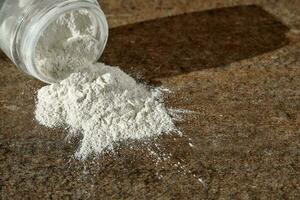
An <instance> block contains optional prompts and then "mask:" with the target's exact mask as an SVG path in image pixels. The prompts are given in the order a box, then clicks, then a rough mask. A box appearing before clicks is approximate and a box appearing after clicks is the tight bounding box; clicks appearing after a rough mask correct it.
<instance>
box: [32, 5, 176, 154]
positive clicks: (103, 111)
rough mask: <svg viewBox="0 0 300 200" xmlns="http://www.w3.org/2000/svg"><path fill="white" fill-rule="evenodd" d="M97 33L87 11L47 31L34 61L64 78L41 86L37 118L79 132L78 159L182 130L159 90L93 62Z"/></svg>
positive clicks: (63, 19) (67, 16) (72, 14)
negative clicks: (123, 142)
mask: <svg viewBox="0 0 300 200" xmlns="http://www.w3.org/2000/svg"><path fill="white" fill-rule="evenodd" d="M94 34H95V30H93V23H92V19H91V17H90V16H89V15H88V14H87V12H85V11H84V10H80V11H72V12H70V13H67V14H65V15H63V16H62V17H60V18H59V19H58V20H57V21H55V22H54V23H52V25H51V26H50V27H48V28H47V29H46V31H45V33H43V35H42V37H41V39H40V41H39V44H38V47H37V50H36V63H37V65H38V66H39V69H40V71H41V72H42V73H44V74H45V75H47V76H51V77H52V78H53V79H56V80H57V79H58V80H60V79H64V80H62V81H61V82H60V83H56V84H52V85H49V86H45V87H43V88H41V89H40V90H39V91H38V95H37V102H36V111H35V117H36V119H37V121H38V122H39V123H40V124H42V125H45V126H47V127H50V128H55V127H66V128H68V130H69V136H77V135H78V134H79V135H81V136H82V140H81V144H80V147H79V149H78V150H77V152H76V153H75V156H76V157H77V158H78V159H85V158H87V157H88V156H90V155H92V154H96V155H100V154H101V153H102V152H103V151H104V150H112V149H113V146H114V144H115V143H118V142H122V141H126V140H141V139H147V138H150V137H155V136H158V135H161V134H163V133H166V134H168V133H171V132H177V133H179V131H178V130H177V129H176V127H175V124H174V121H176V120H175V119H174V118H176V117H177V116H178V115H176V113H174V111H173V110H170V111H168V110H167V109H166V108H165V106H164V103H163V97H162V92H161V90H160V89H157V88H156V89H155V88H154V89H149V88H147V87H146V86H145V85H143V84H139V83H137V82H136V81H135V80H134V79H133V78H131V77H130V76H129V75H127V74H125V73H124V72H123V71H121V70H120V69H119V68H116V67H111V66H107V65H104V64H101V63H97V64H93V63H92V62H94V60H95V58H96V57H97V56H98V55H99V51H98V50H99V48H100V47H99V46H98V41H96V40H95V39H94V37H95V35H94ZM53 35H54V36H53ZM72 72H74V73H72ZM70 74H71V75H70ZM171 113H173V114H174V117H171V115H170V114H171Z"/></svg>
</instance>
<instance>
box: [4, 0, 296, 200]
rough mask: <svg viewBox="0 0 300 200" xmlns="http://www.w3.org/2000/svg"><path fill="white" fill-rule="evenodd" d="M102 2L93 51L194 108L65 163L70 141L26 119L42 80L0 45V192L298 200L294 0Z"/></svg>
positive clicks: (15, 195) (9, 195) (170, 100)
mask: <svg viewBox="0 0 300 200" xmlns="http://www.w3.org/2000/svg"><path fill="white" fill-rule="evenodd" d="M101 5H102V7H103V10H104V11H105V13H106V15H107V17H108V21H109V24H110V27H112V28H113V27H114V28H113V29H111V30H110V39H109V42H108V45H107V48H106V50H105V52H104V55H103V57H102V58H101V60H102V61H105V62H106V63H109V64H111V65H119V66H120V67H121V68H122V69H124V70H125V71H127V72H128V73H130V74H131V75H132V76H134V77H136V78H137V79H139V80H141V81H144V82H149V83H150V84H153V85H162V86H164V87H168V88H170V89H171V90H172V91H173V93H172V94H169V95H168V96H167V99H166V103H167V104H168V105H169V106H170V107H174V108H183V109H189V110H193V111H194V113H192V114H188V115H186V117H185V119H186V121H185V122H180V123H178V126H179V127H180V128H181V130H182V131H183V137H179V136H162V137H161V138H159V139H157V140H156V141H155V142H149V144H148V145H145V144H143V143H137V142H132V143H130V145H129V144H127V145H124V144H120V147H119V148H117V150H116V152H115V153H114V154H113V155H112V154H109V153H108V154H105V155H103V156H102V157H101V158H99V159H95V160H89V161H86V162H84V163H82V162H79V161H75V160H73V159H72V154H73V152H74V151H75V149H76V147H77V144H78V141H70V142H67V141H66V140H65V136H66V133H65V131H64V130H49V129H47V128H44V127H41V126H39V125H38V124H37V123H36V122H35V121H34V120H33V111H34V98H35V93H36V91H37V89H38V88H40V87H42V86H43V85H44V84H43V83H41V82H39V81H37V80H35V79H33V78H31V77H29V76H26V75H24V74H23V73H22V72H20V71H18V70H17V68H16V67H15V66H14V65H13V64H12V63H11V61H9V59H8V58H6V57H5V56H4V55H3V54H2V53H0V70H1V73H0V199H299V198H300V192H299V191H300V165H299V161H300V139H299V138H300V137H299V136H300V89H299V88H300V68H299V67H300V2H299V0H289V1H284V0H281V1H280V0H261V1H255V0H244V1H242V0H211V1H208V0H193V1H190V0H153V1H146V0H103V1H101ZM224 7H230V8H224ZM216 8H219V9H216ZM207 10H209V11H207ZM191 12H194V13H192V14H191ZM183 13H187V14H185V15H179V14H183ZM174 15H176V16H175V17H171V18H164V19H161V18H162V17H166V16H174ZM149 20H150V21H149ZM137 22H142V23H138V24H137ZM127 24H129V25H127ZM123 25H125V26H123ZM190 144H192V145H193V146H191V145H190ZM130 147H131V148H130ZM149 149H150V150H152V151H153V152H155V153H157V154H158V155H159V156H163V157H166V155H163V154H170V158H169V159H167V160H166V161H161V162H157V159H156V157H155V156H154V155H152V154H150V153H149ZM199 180H201V181H199Z"/></svg>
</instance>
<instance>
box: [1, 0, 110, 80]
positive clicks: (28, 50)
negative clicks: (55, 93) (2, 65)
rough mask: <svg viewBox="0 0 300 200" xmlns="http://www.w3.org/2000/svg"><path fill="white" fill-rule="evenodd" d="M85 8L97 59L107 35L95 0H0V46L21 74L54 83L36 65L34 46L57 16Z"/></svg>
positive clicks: (106, 28)
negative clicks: (93, 30)
mask: <svg viewBox="0 0 300 200" xmlns="http://www.w3.org/2000/svg"><path fill="white" fill-rule="evenodd" d="M79 9H85V10H86V11H87V12H88V13H89V15H90V16H92V17H93V19H94V20H93V26H95V30H97V31H96V32H95V35H94V37H95V39H97V40H98V41H99V42H100V47H101V49H100V51H99V52H98V53H99V55H98V56H97V57H95V60H94V61H95V62H96V61H97V60H98V59H99V58H100V56H101V54H102V52H103V50H104V47H105V45H106V42H107V38H108V25H107V21H106V18H105V15H104V13H103V12H102V10H101V8H100V6H99V4H98V2H97V0H0V48H1V49H2V51H3V52H4V53H5V54H6V55H7V56H8V57H9V58H10V59H11V60H12V61H13V62H14V63H15V64H16V65H17V66H18V68H20V69H21V70H22V71H24V72H25V73H27V74H29V75H31V76H34V77H35V78H37V79H40V80H42V81H44V82H47V83H52V82H57V81H58V80H55V79H53V78H49V77H47V76H45V74H42V73H41V72H40V71H39V70H38V69H37V66H36V62H35V49H36V46H37V43H38V41H39V39H40V37H41V35H42V33H43V32H44V31H45V30H46V28H47V27H48V26H49V25H50V24H51V23H52V22H54V21H55V20H57V19H58V17H59V16H62V15H63V14H65V13H68V12H70V11H72V10H79Z"/></svg>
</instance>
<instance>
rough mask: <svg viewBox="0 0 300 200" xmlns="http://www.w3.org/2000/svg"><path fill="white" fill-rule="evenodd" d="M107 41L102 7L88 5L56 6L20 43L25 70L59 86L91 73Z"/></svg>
mask: <svg viewBox="0 0 300 200" xmlns="http://www.w3.org/2000/svg"><path fill="white" fill-rule="evenodd" d="M37 17H38V18H37ZM35 20H37V21H35ZM107 37H108V25H107V22H106V19H105V16H104V14H103V12H102V11H101V9H100V7H98V6H96V5H94V4H92V5H91V4H90V3H87V2H85V3H82V2H77V3H69V4H68V3H64V4H63V5H55V6H54V7H52V8H50V9H48V10H47V12H44V14H43V15H42V16H39V15H36V16H35V18H34V19H33V20H32V22H31V23H30V24H28V25H27V27H26V29H25V31H24V35H23V41H21V43H20V44H21V45H20V53H21V58H22V59H23V60H22V61H23V64H24V65H23V66H24V67H25V68H26V71H27V73H29V74H31V75H33V76H35V77H36V78H38V79H40V80H42V81H44V82H47V83H54V82H59V81H60V80H63V79H64V78H67V77H68V76H69V75H70V74H71V73H73V72H78V71H85V70H88V68H89V67H90V65H91V64H92V63H94V62H96V61H97V60H98V59H99V58H100V56H101V54H102V52H103V50H104V47H105V45H106V42H107Z"/></svg>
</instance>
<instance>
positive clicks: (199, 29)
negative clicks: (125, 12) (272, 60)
mask: <svg viewBox="0 0 300 200" xmlns="http://www.w3.org/2000/svg"><path fill="white" fill-rule="evenodd" d="M288 30H289V29H288V27H286V26H285V25H284V24H282V23H281V22H279V21H278V20H277V19H276V18H274V17H273V16H272V15H270V14H269V13H267V12H266V11H264V10H263V9H262V8H260V7H258V6H255V5H250V6H236V7H230V8H221V9H215V10H208V11H203V12H196V13H189V14H183V15H178V16H173V17H167V18H162V19H157V20H152V21H146V22H142V23H137V24H132V25H126V26H122V27H118V28H114V29H111V30H110V37H109V41H108V44H107V47H106V50H105V52H104V54H103V56H102V58H101V61H103V62H105V63H107V64H110V65H117V66H120V67H121V68H122V69H123V70H125V71H126V72H128V73H130V74H132V75H133V76H135V77H136V78H140V79H142V80H144V81H149V80H153V79H155V78H162V77H168V76H174V75H179V74H182V73H187V72H192V71H197V70H202V69H206V68H212V67H222V66H225V65H227V64H229V63H232V62H235V61H238V60H242V59H246V58H251V57H254V56H257V55H260V54H263V53H265V52H269V51H273V50H275V49H278V48H280V47H282V46H284V45H286V44H287V43H288V39H287V38H286V37H285V33H286V32H288Z"/></svg>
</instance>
